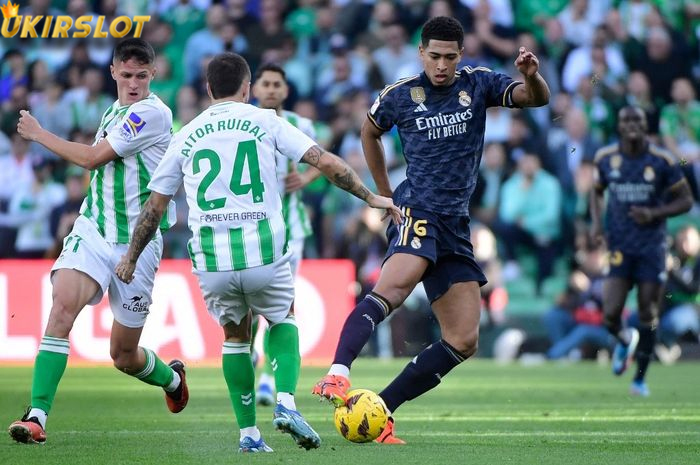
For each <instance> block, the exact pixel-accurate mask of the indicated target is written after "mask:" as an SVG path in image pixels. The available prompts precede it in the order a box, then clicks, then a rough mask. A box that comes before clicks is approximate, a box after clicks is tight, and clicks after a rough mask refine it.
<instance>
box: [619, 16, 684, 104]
mask: <svg viewBox="0 0 700 465" xmlns="http://www.w3.org/2000/svg"><path fill="white" fill-rule="evenodd" d="M690 64H691V61H690V60H689V57H688V56H687V55H685V54H683V52H682V50H679V49H678V48H676V49H674V46H673V42H672V41H671V35H670V34H669V32H668V31H667V30H666V29H664V28H662V27H653V28H651V29H649V32H648V34H647V36H646V41H645V49H644V51H643V53H642V54H641V56H639V57H638V58H636V59H635V60H634V61H633V62H632V63H631V68H632V69H634V70H639V71H641V72H643V73H644V74H646V76H647V77H648V78H649V82H650V84H651V93H652V95H655V96H658V97H660V98H661V99H663V100H664V101H665V102H669V101H670V100H671V84H672V82H673V81H674V80H675V79H677V78H680V77H690V76H691V72H690V70H691V66H690Z"/></svg>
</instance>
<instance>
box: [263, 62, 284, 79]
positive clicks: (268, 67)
mask: <svg viewBox="0 0 700 465" xmlns="http://www.w3.org/2000/svg"><path fill="white" fill-rule="evenodd" d="M265 71H270V72H272V73H277V74H279V75H280V76H282V79H284V80H285V81H286V80H287V73H285V72H284V69H282V67H281V66H280V65H278V64H276V63H265V64H264V65H260V67H258V69H257V70H256V71H255V80H256V81H257V80H258V79H260V77H261V76H262V75H263V73H264V72H265Z"/></svg>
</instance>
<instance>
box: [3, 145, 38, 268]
mask: <svg viewBox="0 0 700 465" xmlns="http://www.w3.org/2000/svg"><path fill="white" fill-rule="evenodd" d="M10 139H11V141H12V147H11V149H12V151H11V153H10V154H7V155H0V214H6V213H7V212H8V211H9V209H10V201H11V200H12V197H13V195H14V194H15V193H16V192H19V191H25V190H27V189H28V188H29V187H30V186H31V185H32V184H33V183H34V172H33V170H32V163H31V156H30V154H29V143H28V142H27V141H25V140H24V139H22V137H20V135H19V134H17V133H16V132H15V133H12V135H11V136H10ZM16 236H17V227H16V226H11V225H6V226H0V258H7V257H10V256H12V255H13V254H14V249H15V238H16Z"/></svg>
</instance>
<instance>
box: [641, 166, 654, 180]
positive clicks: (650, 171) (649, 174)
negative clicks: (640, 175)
mask: <svg viewBox="0 0 700 465" xmlns="http://www.w3.org/2000/svg"><path fill="white" fill-rule="evenodd" d="M654 178H656V173H654V168H652V167H651V166H646V167H645V168H644V180H645V181H646V182H652V181H653V180H654Z"/></svg>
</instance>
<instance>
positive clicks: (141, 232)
mask: <svg viewBox="0 0 700 465" xmlns="http://www.w3.org/2000/svg"><path fill="white" fill-rule="evenodd" d="M171 198H172V195H163V194H159V193H158V192H151V195H150V196H149V197H148V200H147V201H146V203H145V204H144V205H143V209H142V210H141V214H140V215H139V219H138V221H137V222H136V227H135V228H134V234H133V237H132V238H131V243H130V244H129V250H127V252H126V254H125V255H122V258H121V260H120V261H119V263H117V266H116V268H115V269H114V271H115V273H116V274H117V277H119V279H121V280H122V281H124V282H125V283H130V282H131V280H132V279H134V270H135V269H136V261H137V260H138V259H139V256H141V252H143V249H145V248H146V245H148V243H149V242H150V240H151V239H153V235H154V234H155V233H156V231H157V230H158V225H159V224H160V219H161V218H162V217H163V213H165V210H166V209H167V208H168V203H169V202H170V199H171Z"/></svg>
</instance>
